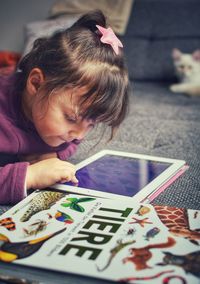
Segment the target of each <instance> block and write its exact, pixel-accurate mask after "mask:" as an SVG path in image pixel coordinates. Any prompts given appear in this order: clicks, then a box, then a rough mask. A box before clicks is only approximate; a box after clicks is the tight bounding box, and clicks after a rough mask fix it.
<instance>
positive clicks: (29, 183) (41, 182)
mask: <svg viewBox="0 0 200 284" xmlns="http://www.w3.org/2000/svg"><path fill="white" fill-rule="evenodd" d="M75 173H76V169H75V166H74V165H72V164H70V163H68V162H66V161H61V160H59V159H58V158H51V159H46V160H43V161H40V162H37V163H35V164H32V165H29V166H28V168H27V173H26V187H27V189H31V188H34V189H41V188H45V187H47V186H50V185H53V184H55V183H56V182H67V181H71V182H73V183H75V184H77V183H78V180H77V178H76V176H75Z"/></svg>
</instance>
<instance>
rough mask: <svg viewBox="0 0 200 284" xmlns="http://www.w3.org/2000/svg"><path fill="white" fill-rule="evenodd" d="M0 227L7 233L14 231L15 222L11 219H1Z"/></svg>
mask: <svg viewBox="0 0 200 284" xmlns="http://www.w3.org/2000/svg"><path fill="white" fill-rule="evenodd" d="M0 226H2V227H4V228H6V229H7V230H8V231H14V230H15V229H16V225H15V222H14V221H13V219H12V218H11V217H8V218H4V219H1V220H0Z"/></svg>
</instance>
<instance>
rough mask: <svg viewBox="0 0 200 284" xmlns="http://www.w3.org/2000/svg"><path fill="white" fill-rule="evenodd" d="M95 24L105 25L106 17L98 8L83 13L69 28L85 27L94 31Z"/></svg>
mask: <svg viewBox="0 0 200 284" xmlns="http://www.w3.org/2000/svg"><path fill="white" fill-rule="evenodd" d="M96 25H99V26H102V27H106V18H105V16H104V14H103V13H102V12H101V11H100V10H95V11H92V12H89V13H87V14H85V15H83V16H82V17H81V18H80V19H79V20H78V21H77V22H76V23H74V24H73V25H72V27H71V28H72V29H74V28H86V29H89V30H91V31H92V32H95V31H96V30H97V28H96Z"/></svg>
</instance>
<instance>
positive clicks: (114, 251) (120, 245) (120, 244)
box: [97, 240, 135, 271]
mask: <svg viewBox="0 0 200 284" xmlns="http://www.w3.org/2000/svg"><path fill="white" fill-rule="evenodd" d="M133 243H135V240H132V241H128V242H125V243H123V242H122V240H118V241H117V246H115V247H114V248H113V249H111V251H110V257H109V259H108V261H107V263H106V265H105V266H104V267H103V268H101V269H100V268H99V267H97V270H98V271H104V270H105V269H106V268H108V267H109V265H110V264H111V262H112V260H113V259H114V257H115V256H116V255H117V254H118V253H119V252H120V251H121V250H122V249H123V248H125V247H126V246H129V245H131V244H133Z"/></svg>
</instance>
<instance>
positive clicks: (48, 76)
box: [17, 11, 129, 138]
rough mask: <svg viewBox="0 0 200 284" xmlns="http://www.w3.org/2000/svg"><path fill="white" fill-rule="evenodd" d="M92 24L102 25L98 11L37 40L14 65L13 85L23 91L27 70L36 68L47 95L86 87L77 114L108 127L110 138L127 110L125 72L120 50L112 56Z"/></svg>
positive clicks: (127, 91)
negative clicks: (79, 111)
mask: <svg viewBox="0 0 200 284" xmlns="http://www.w3.org/2000/svg"><path fill="white" fill-rule="evenodd" d="M96 25H100V26H103V27H106V20H105V17H104V15H103V14H102V12H101V11H93V12H90V13H88V14H85V15H83V16H82V17H81V18H80V19H79V20H78V21H77V22H76V23H75V24H74V25H72V27H70V28H68V29H66V30H59V31H57V32H56V33H55V34H53V35H52V36H51V37H49V38H39V39H37V40H36V41H35V42H34V45H33V48H32V50H31V51H30V52H29V53H28V54H27V55H25V56H24V57H23V58H22V60H21V61H20V63H19V65H18V69H19V70H21V72H19V74H18V80H17V82H18V83H17V84H18V87H20V89H21V90H23V89H24V88H25V84H26V80H27V78H28V75H29V73H30V71H31V70H32V69H33V68H35V67H38V68H40V69H41V70H42V71H43V73H44V76H45V86H44V87H45V90H46V94H47V95H48V94H50V93H52V91H53V90H54V89H59V88H63V87H66V88H69V87H72V88H77V87H78V88H79V87H86V89H87V92H86V93H85V94H84V95H83V96H82V100H81V106H82V109H83V113H82V114H81V115H82V116H83V118H90V119H95V120H97V121H99V122H104V123H106V124H107V125H109V126H111V130H112V134H111V138H112V135H113V133H114V130H115V129H116V128H117V127H118V126H119V125H120V123H121V122H122V121H123V119H124V118H125V115H126V113H127V108H128V94H129V80H128V72H127V68H126V65H125V61H124V57H123V50H122V49H121V48H120V51H119V54H118V55H116V54H115V52H114V50H113V49H112V47H111V46H110V45H108V44H104V43H102V42H101V41H100V33H99V31H98V29H97V28H96Z"/></svg>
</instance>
